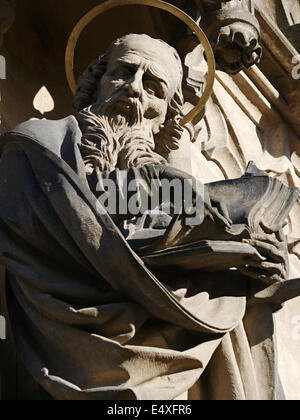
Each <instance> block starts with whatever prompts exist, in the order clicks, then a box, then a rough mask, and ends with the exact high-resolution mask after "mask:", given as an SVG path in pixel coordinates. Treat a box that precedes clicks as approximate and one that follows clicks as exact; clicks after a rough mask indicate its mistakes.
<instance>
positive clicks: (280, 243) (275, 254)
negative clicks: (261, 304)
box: [239, 232, 289, 285]
mask: <svg viewBox="0 0 300 420" xmlns="http://www.w3.org/2000/svg"><path fill="white" fill-rule="evenodd" d="M243 242H244V243H248V244H249V245H251V246H253V247H254V248H255V249H256V250H257V251H258V252H259V253H260V255H261V256H262V257H263V258H264V261H262V262H257V261H254V260H253V261H252V260H251V261H249V264H247V266H245V267H241V268H239V271H240V272H241V273H243V274H245V275H246V276H248V277H251V278H253V279H256V280H259V281H262V282H263V283H265V284H268V285H269V284H273V283H279V282H282V281H284V280H287V278H288V272H289V260H288V249H287V242H286V240H285V238H284V235H283V233H282V232H281V233H278V234H276V236H275V234H273V235H270V234H264V233H262V234H261V235H255V236H253V237H252V238H251V239H244V240H243Z"/></svg>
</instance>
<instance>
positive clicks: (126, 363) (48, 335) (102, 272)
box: [0, 34, 287, 400]
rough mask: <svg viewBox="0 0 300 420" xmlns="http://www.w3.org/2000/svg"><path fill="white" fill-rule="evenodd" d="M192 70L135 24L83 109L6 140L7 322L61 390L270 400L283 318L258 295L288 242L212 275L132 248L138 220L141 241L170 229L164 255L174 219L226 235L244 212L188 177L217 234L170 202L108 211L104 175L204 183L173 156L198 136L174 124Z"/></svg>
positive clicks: (2, 182)
mask: <svg viewBox="0 0 300 420" xmlns="http://www.w3.org/2000/svg"><path fill="white" fill-rule="evenodd" d="M182 77H183V70H182V64H181V60H180V58H179V56H178V54H177V52H176V51H175V50H174V49H173V48H172V47H170V46H169V45H168V44H166V43H165V42H163V41H160V40H156V39H152V38H150V37H148V36H146V35H135V34H130V35H127V36H124V37H123V38H120V39H118V40H117V41H115V42H114V43H113V44H112V45H111V46H110V48H109V49H108V51H107V52H106V53H105V54H104V55H103V56H101V57H100V58H98V59H97V60H95V61H94V62H93V63H92V64H91V65H90V66H89V67H88V68H87V70H86V71H85V72H84V74H83V75H82V77H81V78H80V80H79V83H78V90H77V93H76V96H75V99H74V107H75V109H76V110H77V111H78V116H77V118H75V117H74V116H70V117H67V118H65V119H63V120H59V121H47V120H42V121H28V122H26V123H24V124H21V125H20V126H18V127H16V129H15V130H13V131H11V132H9V133H7V134H5V135H3V136H2V137H1V142H0V150H1V162H0V263H1V264H2V266H3V268H4V269H3V274H4V275H5V284H6V289H7V290H6V304H7V318H8V319H9V320H10V325H11V329H12V333H13V337H14V343H15V347H16V349H17V352H18V354H19V355H20V357H21V358H22V360H23V362H24V364H25V366H26V368H27V369H28V371H29V373H30V375H31V376H32V378H33V379H34V381H35V382H36V383H38V384H39V385H40V386H41V387H42V388H43V389H44V390H45V391H46V392H47V393H48V395H49V396H50V397H51V398H54V399H99V400H108V399H141V400H142V399H153V400H172V399H220V398H222V399H257V398H263V399H273V398H274V397H275V393H276V386H275V382H276V381H277V379H276V375H275V374H274V365H273V362H274V360H273V347H272V344H271V341H272V340H271V337H272V325H273V324H272V322H271V319H270V316H269V312H268V311H265V312H263V311H264V309H263V308H265V306H264V305H263V304H260V305H256V306H255V305H254V303H253V302H254V301H255V299H256V301H260V302H261V301H262V300H263V299H265V298H266V299H267V298H269V296H270V295H271V292H270V290H271V289H272V287H273V286H274V285H275V286H276V285H277V284H278V283H280V282H281V281H282V280H283V279H285V278H286V276H287V274H286V271H287V264H286V261H287V259H286V249H285V241H284V240H283V239H282V238H281V239H280V238H279V239H278V243H277V245H278V244H279V245H281V246H282V248H280V246H279V245H278V246H277V245H276V246H275V245H274V244H273V243H271V241H269V242H268V243H267V244H266V243H264V242H262V241H260V240H258V239H257V238H256V239H255V238H252V239H251V241H252V242H251V245H252V246H253V247H254V248H255V252H256V250H259V252H258V251H257V252H256V253H255V255H254V254H253V259H252V260H250V259H249V260H248V262H247V267H246V266H245V267H244V268H243V274H241V272H240V271H238V270H230V269H229V268H232V267H228V269H222V270H220V271H219V272H216V273H214V274H213V275H212V274H211V273H208V272H206V271H205V270H199V269H198V270H197V269H195V270H191V271H186V270H184V269H180V270H179V269H178V268H176V267H175V268H174V269H172V267H171V268H170V266H168V269H167V270H166V269H163V267H160V268H156V269H153V270H152V269H151V267H150V266H149V264H147V262H146V261H143V260H142V258H141V255H142V254H139V252H138V250H139V247H138V246H137V247H136V248H135V246H136V244H137V243H138V237H137V236H134V235H135V234H136V231H141V232H142V233H143V235H142V236H144V238H146V239H147V235H148V233H149V232H150V233H151V234H150V235H148V236H150V239H151V241H152V242H151V243H153V241H154V240H157V239H159V241H160V242H159V244H160V245H159V246H158V245H155V247H154V248H155V249H156V250H161V249H163V248H164V245H163V243H164V241H162V240H161V237H164V235H165V234H166V232H169V231H168V229H170V225H172V226H173V227H174V225H176V226H177V227H178V226H182V229H181V228H180V234H181V236H180V238H181V241H182V243H189V242H193V241H195V240H196V239H197V238H199V237H201V238H205V235H206V236H208V235H209V234H210V232H211V231H212V229H213V228H214V227H215V226H218V229H219V230H218V232H219V233H218V235H219V234H220V235H221V236H220V239H221V240H223V241H224V240H226V238H227V236H226V235H227V233H228V232H229V231H230V232H231V230H230V229H232V226H233V222H232V220H231V219H230V218H229V214H228V212H227V209H226V206H223V205H222V203H221V200H218V199H213V198H212V195H210V194H209V193H208V192H207V191H206V187H204V186H203V185H202V187H200V188H198V187H195V188H193V194H194V196H195V197H196V198H197V197H198V198H199V196H201V197H202V200H203V217H202V221H203V220H204V221H205V220H208V219H209V220H210V223H211V224H210V228H209V229H208V228H207V229H206V227H205V226H206V225H205V226H204V222H203V223H202V224H201V225H200V227H199V226H198V227H196V228H193V229H192V228H189V227H184V225H183V224H182V225H180V224H179V222H178V221H179V220H180V218H181V217H182V216H184V215H182V214H181V215H177V216H176V215H175V216H174V214H167V213H166V212H163V216H162V214H158V215H156V216H155V215H154V216H153V217H152V216H151V217H150V222H149V219H147V218H145V217H144V215H132V214H129V213H130V212H129V213H128V214H119V213H118V212H117V214H115V213H114V212H113V211H112V210H111V209H110V207H109V206H108V207H107V208H106V209H104V210H103V208H102V211H100V210H99V202H98V199H99V197H100V196H101V194H102V193H103V190H101V188H99V185H100V186H101V185H102V184H103V181H104V180H106V179H110V180H113V181H114V182H115V184H116V188H117V190H119V191H123V189H124V188H126V185H127V183H128V179H131V180H132V179H140V180H143V182H144V183H145V184H146V186H147V187H148V188H149V190H148V194H149V196H151V189H150V184H151V182H150V181H151V180H153V179H154V180H156V181H157V183H158V184H159V183H161V182H162V180H163V179H168V180H174V179H179V180H181V181H182V182H183V181H184V180H187V179H190V180H192V181H193V182H194V181H195V180H194V179H193V177H192V176H191V175H188V174H185V173H183V172H181V171H179V170H176V169H174V168H172V167H170V166H169V165H168V162H167V158H168V153H169V151H170V150H172V149H175V148H176V147H178V145H179V144H180V140H181V138H182V135H183V132H184V130H188V134H189V136H191V138H192V136H193V130H192V127H188V128H185V129H183V128H182V127H181V126H180V124H179V121H180V118H181V117H182V107H183V103H184V99H183V94H182ZM124 174H125V175H126V176H124ZM124 179H126V181H123V180H124ZM124 182H125V184H124ZM101 183H102V184H101ZM196 184H197V183H196ZM197 185H198V184H197ZM129 199H130V197H128V200H129ZM163 204H164V203H160V205H161V208H162V207H163ZM146 219H147V220H146ZM141 221H142V222H141ZM126 223H127V225H126V226H125V224H126ZM141 223H142V224H141ZM201 226H204V227H205V228H201ZM126 229H127V230H126ZM201 229H202V230H201ZM129 231H130V234H128V232H129ZM132 232H133V234H132ZM153 232H156V236H155V234H153ZM157 232H158V234H157ZM182 232H183V234H182ZM191 232H193V233H192V236H191ZM220 232H221V233H222V234H221V233H220ZM130 238H131V239H132V238H135V239H136V241H135V242H134V241H132V242H130ZM182 238H183V239H182ZM191 238H193V240H192V239H191ZM208 239H209V238H208ZM249 241H250V239H249ZM154 242H155V241H154ZM177 244H178V241H177ZM154 248H153V249H154ZM266 249H267V250H268V252H267V253H266V255H264V250H266ZM192 253H193V252H192V251H191V254H192ZM271 257H272V258H271ZM210 258H211V259H212V261H213V258H214V257H213V255H212V256H211V257H210ZM266 258H269V259H270V258H271V259H272V261H267V260H266ZM245 265H246V264H245ZM251 268H252V270H251ZM254 268H255V270H256V272H254ZM258 271H259V273H257V272H258ZM262 273H264V275H262ZM252 282H257V284H256V283H255V285H256V288H255V291H256V295H255V298H254V295H253V293H252V290H253V283H252ZM258 285H259V286H258ZM258 290H259V291H261V292H263V291H264V290H267V292H266V293H265V294H264V295H263V297H262V295H259V293H258ZM272 290H273V289H272ZM260 299H261V300H260ZM268 304H269V303H268ZM257 307H259V309H255V308H257ZM253 308H254V309H253ZM254 325H256V326H257V325H259V328H257V327H255V328H252V327H253V326H254ZM262 325H264V329H263V331H262ZM266 340H269V341H266ZM262 366H263V367H262Z"/></svg>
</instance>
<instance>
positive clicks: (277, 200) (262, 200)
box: [140, 163, 300, 271]
mask: <svg viewBox="0 0 300 420" xmlns="http://www.w3.org/2000/svg"><path fill="white" fill-rule="evenodd" d="M206 187H207V189H208V192H209V194H210V196H211V197H213V199H214V200H215V201H219V202H222V203H223V205H226V207H227V210H228V214H229V217H230V219H231V221H232V226H231V227H230V228H229V227H226V226H221V225H217V224H216V223H213V222H212V220H211V219H210V218H205V219H204V221H203V223H202V224H201V225H199V226H194V227H189V228H186V227H185V226H184V225H183V218H182V217H177V218H176V217H175V218H174V219H173V221H172V223H171V224H170V226H169V228H168V229H167V231H166V233H165V235H164V237H163V238H162V239H161V240H160V241H159V243H156V244H155V245H154V246H153V245H152V246H150V247H144V248H143V250H141V251H142V254H140V255H141V256H142V258H143V261H144V262H145V264H146V265H148V266H149V267H151V268H154V269H155V268H157V269H163V268H166V269H169V268H170V267H174V268H177V269H183V270H189V271H191V270H198V269H203V270H207V271H216V270H221V269H226V268H232V267H239V266H244V265H247V262H249V259H255V260H256V261H262V260H261V257H260V255H259V253H258V252H257V251H256V249H255V248H254V247H252V246H251V245H249V244H247V243H243V242H242V241H243V239H250V238H251V237H253V236H255V235H257V234H261V233H263V232H265V233H268V234H275V233H276V232H278V231H280V230H281V229H282V227H283V225H284V223H285V221H286V219H287V217H288V215H289V213H290V211H291V209H292V207H293V205H294V204H295V202H296V200H297V198H298V197H299V192H300V191H299V190H298V189H297V188H290V187H287V186H285V185H284V184H283V183H282V182H281V181H279V180H278V179H275V178H272V177H270V176H268V175H267V174H266V173H265V172H262V171H260V170H258V169H257V168H256V167H255V165H253V164H252V163H250V164H249V166H248V168H247V171H246V173H245V175H244V176H242V177H241V178H238V179H233V180H226V181H219V182H215V183H211V184H207V185H206ZM162 248H163V249H162ZM212 257H213V258H212Z"/></svg>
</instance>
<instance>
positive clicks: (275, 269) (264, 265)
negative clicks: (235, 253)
mask: <svg viewBox="0 0 300 420" xmlns="http://www.w3.org/2000/svg"><path fill="white" fill-rule="evenodd" d="M250 267H253V268H259V269H262V270H264V271H265V274H266V275H271V276H272V275H273V274H277V275H279V276H280V277H281V278H285V277H286V270H285V268H284V266H283V265H282V264H275V263H272V262H269V261H263V262H260V263H259V262H255V261H249V263H248V265H247V268H250Z"/></svg>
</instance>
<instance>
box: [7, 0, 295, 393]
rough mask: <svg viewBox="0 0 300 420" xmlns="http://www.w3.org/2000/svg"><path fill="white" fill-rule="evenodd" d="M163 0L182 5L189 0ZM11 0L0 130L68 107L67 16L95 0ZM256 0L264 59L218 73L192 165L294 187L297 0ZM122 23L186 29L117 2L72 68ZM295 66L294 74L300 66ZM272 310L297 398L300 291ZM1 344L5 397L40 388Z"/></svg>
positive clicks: (289, 389)
mask: <svg viewBox="0 0 300 420" xmlns="http://www.w3.org/2000/svg"><path fill="white" fill-rule="evenodd" d="M169 2H170V3H172V4H175V5H177V6H178V7H181V8H182V9H185V10H187V9H188V6H189V5H187V3H190V0H188V1H187V2H186V1H183V0H176V1H175V0H173V1H171V0H170V1H169ZM13 3H14V9H15V20H14V23H13V26H12V27H11V28H10V30H8V31H7V33H6V34H5V35H4V42H3V45H2V47H1V55H2V56H4V57H5V59H6V80H2V81H1V133H4V132H6V131H8V130H11V129H13V128H14V127H15V126H16V125H17V124H19V123H21V122H23V121H25V120H28V119H32V118H35V119H42V118H47V119H58V118H63V117H65V116H67V115H69V114H72V113H73V112H74V111H73V109H72V106H71V103H72V99H73V97H72V94H71V92H70V89H69V87H68V84H67V81H66V76H65V70H64V58H65V48H66V44H67V40H68V37H69V35H70V33H71V31H72V29H73V27H74V25H75V24H76V23H77V22H78V20H79V19H80V18H81V17H82V16H83V15H84V14H85V13H86V12H87V11H89V10H90V9H91V8H92V7H94V6H96V5H97V4H99V0H86V1H84V2H82V1H79V0H74V1H70V0H43V1H40V0H15V1H14V2H13ZM197 3H199V2H197ZM255 4H256V17H257V19H258V21H259V23H260V26H261V31H262V46H263V58H262V60H261V62H260V63H259V64H258V65H255V66H253V67H251V68H250V69H248V70H245V71H241V72H240V73H239V74H237V75H235V76H231V75H228V74H226V73H224V72H221V71H218V72H217V76H216V82H215V87H214V92H213V95H212V98H211V100H210V101H209V102H208V104H207V109H206V111H207V114H206V117H205V118H204V119H203V121H202V122H201V123H200V124H201V127H200V128H201V129H199V135H198V137H197V138H196V141H195V142H194V143H193V144H192V153H191V156H192V158H191V161H190V162H189V169H191V170H192V172H193V174H194V175H195V176H196V177H199V178H201V179H202V180H203V181H204V182H213V181H219V180H224V179H230V178H237V177H240V176H242V175H243V173H244V171H245V168H246V166H247V163H248V162H249V161H254V163H255V164H256V166H257V167H258V168H259V169H261V170H264V171H266V172H268V173H269V174H270V175H272V176H275V177H277V178H279V179H280V180H281V181H282V182H283V183H285V184H286V185H289V186H296V187H298V188H300V120H299V111H300V109H299V78H298V79H295V78H293V73H292V72H293V69H294V68H295V66H296V65H297V63H299V59H298V62H297V61H293V59H294V57H297V56H298V57H299V54H300V51H299V50H297V48H299V43H298V41H299V40H298V38H297V36H296V37H295V36H294V34H295V33H298V32H299V31H298V32H296V31H297V30H298V29H299V28H298V29H297V28H296V26H297V25H299V24H300V11H299V4H298V2H297V0H294V2H293V1H292V0H289V1H287V0H281V1H279V0H264V1H261V0H256V1H255ZM291 27H293V29H291ZM129 32H135V33H147V34H149V35H151V36H153V37H156V38H161V39H164V40H165V41H166V42H168V43H170V44H171V45H173V46H178V45H179V44H180V40H181V39H184V38H185V37H188V36H190V34H189V33H187V31H186V29H185V28H184V27H183V26H182V24H180V23H178V21H177V20H176V19H175V18H173V17H170V16H169V15H167V14H165V13H164V12H158V11H157V10H153V9H152V8H148V7H141V6H130V7H122V8H120V9H114V10H113V11H110V12H107V14H105V15H102V16H101V17H99V18H97V19H96V20H95V21H94V22H93V23H92V24H91V25H89V26H88V28H87V29H86V30H85V31H84V33H83V36H82V37H81V38H80V42H79V44H78V46H77V51H78V53H77V54H76V62H75V73H76V75H77V76H79V75H80V74H81V73H82V71H83V70H84V69H85V67H86V66H87V64H88V63H90V62H91V61H92V60H93V59H94V58H95V57H97V55H100V54H101V53H102V52H104V51H105V50H106V48H107V47H108V45H109V44H110V42H111V41H112V40H114V39H116V38H117V37H119V36H121V35H123V34H125V33H129ZM196 58H197V53H196V52H195V53H194V55H193V53H190V55H189V56H188V57H187V58H186V60H187V61H186V63H188V64H189V65H191V67H193V66H195V67H196V70H198V71H200V72H201V71H203V68H200V67H199V68H197V63H196V64H195V61H194V60H195V59H196ZM204 71H205V70H204ZM294 74H295V73H294ZM297 75H299V77H300V70H299V71H298V73H297ZM203 145H204V146H203ZM175 161H176V162H178V166H179V167H181V168H182V169H184V164H185V162H183V161H182V159H180V156H179V157H178V156H175V157H174V162H175ZM299 215H300V201H299V200H298V202H297V203H296V205H295V207H294V209H293V211H292V213H291V215H290V218H289V221H288V225H287V226H286V233H288V235H289V240H290V243H289V251H290V268H291V273H290V277H291V278H300V223H299V220H300V218H299ZM0 312H1V311H0ZM274 319H275V327H276V335H277V352H278V363H279V373H280V378H281V382H282V386H283V389H284V391H285V394H286V398H287V399H300V352H299V346H300V328H299V325H300V298H295V299H293V300H291V301H289V302H287V303H286V304H285V306H284V308H283V309H282V310H281V311H279V312H278V313H276V314H275V315H274ZM9 334H10V332H9V331H8V336H9ZM0 347H1V348H2V349H3V353H1V357H2V354H5V357H4V359H3V360H5V361H6V363H8V364H9V365H10V366H13V367H14V369H15V370H14V374H13V375H8V374H6V375H5V374H4V375H3V376H2V398H3V399H14V398H18V399H30V395H31V394H32V393H35V394H36V393H37V389H36V387H37V386H36V384H33V383H32V381H31V380H30V378H29V376H28V374H27V372H26V369H24V367H23V366H22V364H21V363H20V361H19V359H18V357H17V356H16V354H15V352H14V350H12V349H11V348H10V347H9V345H8V343H5V342H1V341H0ZM1 352H2V350H1ZM2 363H3V361H2ZM24 381H25V382H26V383H27V384H28V386H27V391H26V392H25V394H24V390H23V391H22V393H20V392H18V383H20V382H24ZM0 390H1V388H0ZM44 397H45V396H44V395H43V394H42V392H41V398H44Z"/></svg>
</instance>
